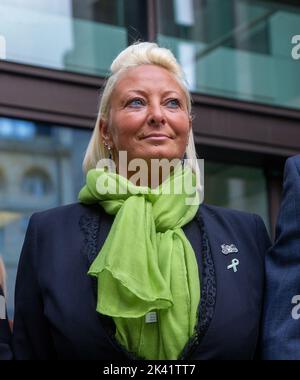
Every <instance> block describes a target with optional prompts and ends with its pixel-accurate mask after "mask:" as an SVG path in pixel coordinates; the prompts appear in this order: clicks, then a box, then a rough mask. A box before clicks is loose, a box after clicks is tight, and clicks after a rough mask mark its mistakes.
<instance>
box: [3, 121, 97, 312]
mask: <svg viewBox="0 0 300 380" xmlns="http://www.w3.org/2000/svg"><path fill="white" fill-rule="evenodd" d="M0 120H1V119H0ZM5 123H6V125H10V128H11V129H10V130H11V131H14V130H15V127H16V125H26V126H28V129H29V131H31V130H33V131H34V133H33V134H32V135H31V137H30V139H28V138H27V134H26V133H23V134H17V133H14V132H13V133H9V134H1V133H0V147H1V149H0V162H1V168H0V189H2V190H0V191H1V197H0V254H1V255H2V257H3V260H4V263H5V265H6V270H7V293H8V299H7V306H8V313H9V317H10V318H12V317H13V304H14V284H15V278H16V272H17V265H18V261H19V255H20V253H21V248H22V244H23V241H24V237H25V232H26V229H27V225H28V221H29V218H30V216H31V215H32V214H33V213H34V212H36V211H41V210H44V209H49V208H53V207H56V206H60V205H64V204H69V203H72V202H76V201H77V195H78V192H79V190H80V189H81V188H82V186H83V185H84V180H85V178H84V175H83V172H82V160H83V158H84V153H85V150H86V147H87V145H88V141H89V139H90V136H91V131H89V130H81V129H73V128H65V127H63V126H56V125H55V126H54V125H47V124H42V123H34V122H30V123H29V122H27V121H26V122H25V121H23V120H16V119H6V121H5ZM0 125H1V122H0ZM29 131H28V134H29ZM50 132H51V133H50ZM8 136H9V141H8V140H7V139H8ZM8 142H9V143H8ZM2 147H3V149H2ZM4 173H5V187H3V186H2V187H1V183H2V184H3V181H4ZM4 237H5V238H4Z"/></svg>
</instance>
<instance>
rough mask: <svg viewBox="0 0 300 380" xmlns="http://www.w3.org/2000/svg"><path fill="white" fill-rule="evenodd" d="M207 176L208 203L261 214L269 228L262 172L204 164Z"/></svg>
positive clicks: (265, 189) (206, 195)
mask: <svg viewBox="0 0 300 380" xmlns="http://www.w3.org/2000/svg"><path fill="white" fill-rule="evenodd" d="M204 174H205V182H204V185H205V188H204V190H205V192H204V202H205V203H209V204H213V205H217V206H222V207H229V208H233V209H236V210H241V211H246V212H251V213H255V214H258V215H260V216H261V217H262V218H263V220H264V222H265V224H266V227H267V228H268V229H269V228H270V225H269V217H268V199H267V186H266V179H265V176H264V171H263V169H261V168H255V167H251V166H242V165H228V164H221V163H215V162H207V161H205V169H204Z"/></svg>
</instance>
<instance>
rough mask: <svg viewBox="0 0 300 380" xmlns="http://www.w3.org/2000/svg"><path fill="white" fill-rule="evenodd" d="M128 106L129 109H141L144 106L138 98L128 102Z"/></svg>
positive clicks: (142, 101)
mask: <svg viewBox="0 0 300 380" xmlns="http://www.w3.org/2000/svg"><path fill="white" fill-rule="evenodd" d="M127 105H128V106H130V107H141V106H143V105H144V100H143V99H139V98H136V99H132V100H129V102H128V103H127Z"/></svg>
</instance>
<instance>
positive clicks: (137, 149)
mask: <svg viewBox="0 0 300 380" xmlns="http://www.w3.org/2000/svg"><path fill="white" fill-rule="evenodd" d="M190 128H191V120H190V117H189V114H188V108H187V104H186V97H185V94H184V92H183V90H182V89H181V87H180V85H179V84H178V82H177V81H176V79H175V78H174V77H173V75H172V74H171V73H169V72H168V71H167V70H166V69H164V68H162V67H159V66H155V65H142V66H138V67H134V68H130V69H128V70H127V71H126V72H125V73H124V74H123V76H122V77H121V78H120V79H119V81H118V83H117V84H116V86H115V88H114V90H113V93H112V96H111V103H110V115H109V120H108V121H107V122H104V121H103V120H102V121H101V123H100V130H101V133H102V137H103V138H104V140H106V141H107V142H108V143H109V145H110V146H111V147H112V151H113V157H114V159H115V160H116V161H117V163H118V159H117V156H118V152H119V151H126V152H127V161H128V163H129V162H130V160H132V159H134V158H143V159H145V160H146V161H147V163H149V162H150V159H151V158H159V159H161V158H167V159H169V160H171V159H174V158H179V159H181V158H182V157H183V155H184V152H185V150H186V145H187V143H188V136H189V131H190Z"/></svg>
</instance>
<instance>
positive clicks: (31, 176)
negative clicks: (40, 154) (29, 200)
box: [22, 168, 52, 197]
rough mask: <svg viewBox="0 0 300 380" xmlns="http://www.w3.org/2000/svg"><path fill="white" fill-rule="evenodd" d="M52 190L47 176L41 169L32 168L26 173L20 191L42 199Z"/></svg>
mask: <svg viewBox="0 0 300 380" xmlns="http://www.w3.org/2000/svg"><path fill="white" fill-rule="evenodd" d="M51 189H52V184H51V179H50V177H49V175H48V174H47V173H46V172H45V171H44V170H42V169H39V168H33V169H30V170H29V171H27V173H26V174H25V175H24V178H23V181H22V191H24V192H25V193H26V194H29V195H32V196H35V197H42V196H45V195H47V194H49V192H50V191H51Z"/></svg>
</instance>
